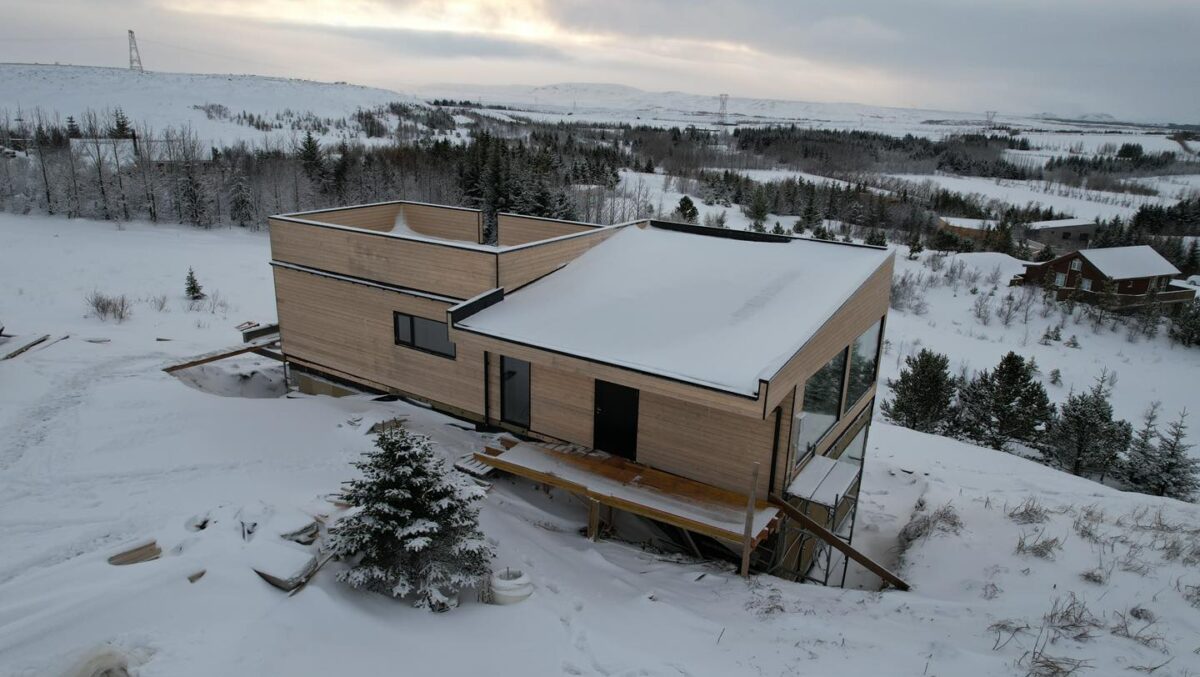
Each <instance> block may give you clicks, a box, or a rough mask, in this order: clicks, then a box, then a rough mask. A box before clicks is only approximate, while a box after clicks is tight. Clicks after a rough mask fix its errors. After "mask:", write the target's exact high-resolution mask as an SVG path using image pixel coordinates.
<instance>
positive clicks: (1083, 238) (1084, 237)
mask: <svg viewBox="0 0 1200 677" xmlns="http://www.w3.org/2000/svg"><path fill="white" fill-rule="evenodd" d="M1079 241H1080V242H1087V241H1088V234H1087V233H1080V234H1079Z"/></svg>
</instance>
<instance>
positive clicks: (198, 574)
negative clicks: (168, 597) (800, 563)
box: [188, 569, 208, 583]
mask: <svg viewBox="0 0 1200 677" xmlns="http://www.w3.org/2000/svg"><path fill="white" fill-rule="evenodd" d="M206 573H208V569H201V570H199V571H197V572H196V573H194V574H188V583H195V582H196V581H198V580H200V579H201V578H204V574H206Z"/></svg>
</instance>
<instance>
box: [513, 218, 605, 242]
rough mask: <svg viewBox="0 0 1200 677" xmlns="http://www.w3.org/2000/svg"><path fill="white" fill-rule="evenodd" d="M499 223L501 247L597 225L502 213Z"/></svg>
mask: <svg viewBox="0 0 1200 677" xmlns="http://www.w3.org/2000/svg"><path fill="white" fill-rule="evenodd" d="M497 223H498V225H499V230H498V236H499V237H498V241H499V244H500V246H501V247H511V246H513V245H519V244H525V243H527V242H537V241H538V240H548V239H550V238H552V237H559V236H562V235H571V234H572V233H582V232H586V231H589V230H595V229H596V227H597V226H593V225H588V224H585V223H571V222H568V221H555V220H553V219H539V218H535V217H532V216H517V215H515V214H501V215H499V217H497Z"/></svg>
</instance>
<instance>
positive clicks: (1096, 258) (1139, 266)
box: [1079, 244, 1179, 280]
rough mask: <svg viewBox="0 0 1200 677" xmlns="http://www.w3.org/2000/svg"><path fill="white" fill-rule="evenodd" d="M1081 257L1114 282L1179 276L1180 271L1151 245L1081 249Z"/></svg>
mask: <svg viewBox="0 0 1200 677" xmlns="http://www.w3.org/2000/svg"><path fill="white" fill-rule="evenodd" d="M1079 255H1080V256H1082V257H1083V258H1085V259H1087V260H1088V263H1091V264H1092V265H1093V266H1095V267H1096V268H1097V269H1098V270H1099V271H1100V272H1102V273H1104V274H1105V275H1107V276H1109V277H1111V278H1113V279H1114V280H1127V279H1130V278H1138V277H1158V276H1160V275H1171V276H1174V275H1178V274H1179V269H1178V268H1176V267H1175V266H1173V265H1171V262H1170V261H1168V260H1166V259H1164V258H1163V257H1162V255H1161V254H1159V253H1158V252H1156V251H1154V248H1153V247H1151V246H1150V245H1146V244H1142V245H1135V246H1132V247H1101V248H1100V249H1080V250H1079Z"/></svg>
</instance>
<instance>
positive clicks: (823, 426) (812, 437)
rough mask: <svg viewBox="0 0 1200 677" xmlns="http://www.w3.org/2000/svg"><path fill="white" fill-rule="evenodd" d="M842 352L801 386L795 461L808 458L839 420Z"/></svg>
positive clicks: (842, 371)
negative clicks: (801, 403)
mask: <svg viewBox="0 0 1200 677" xmlns="http://www.w3.org/2000/svg"><path fill="white" fill-rule="evenodd" d="M846 352H847V351H846V350H843V351H842V352H840V353H838V354H837V355H836V356H835V357H834V358H833V359H832V360H830V361H829V362H828V363H827V364H826V365H825V366H824V367H821V369H820V370H819V371H817V373H815V374H813V375H812V376H811V377H809V379H808V381H807V382H806V383H805V384H804V405H803V409H802V411H803V412H804V414H803V416H802V417H801V419H800V422H799V423H800V429H799V430H798V432H797V436H796V459H797V461H801V460H803V459H804V458H805V457H807V456H808V453H809V452H810V451H811V450H812V448H813V447H815V446H816V445H817V442H819V441H821V438H822V437H824V436H825V433H827V432H829V429H830V428H832V427H833V425H834V424H835V423H837V421H838V418H839V417H840V416H841V411H842V382H843V380H844V377H845V375H846Z"/></svg>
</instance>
